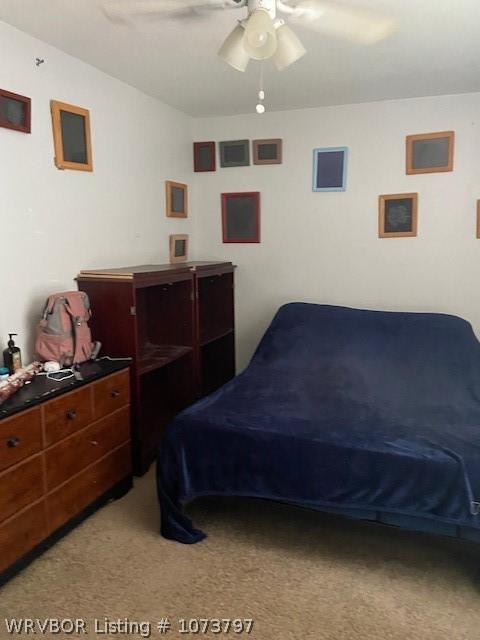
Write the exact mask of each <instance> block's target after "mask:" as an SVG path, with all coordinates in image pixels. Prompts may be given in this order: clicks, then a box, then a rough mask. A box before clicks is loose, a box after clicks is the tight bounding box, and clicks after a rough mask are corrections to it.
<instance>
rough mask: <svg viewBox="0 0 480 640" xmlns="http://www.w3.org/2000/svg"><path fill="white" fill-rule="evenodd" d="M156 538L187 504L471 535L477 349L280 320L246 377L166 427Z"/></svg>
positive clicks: (370, 319)
mask: <svg viewBox="0 0 480 640" xmlns="http://www.w3.org/2000/svg"><path fill="white" fill-rule="evenodd" d="M157 479H158V492H159V500H160V506H161V519H162V525H161V531H162V534H163V535H164V536H165V537H167V538H173V539H175V540H178V541H180V542H185V543H192V542H197V541H198V540H201V539H202V538H203V537H204V534H203V533H202V532H201V531H199V530H197V529H195V528H194V527H193V525H192V523H191V522H190V521H189V519H188V518H187V517H186V516H185V515H184V512H183V506H184V504H185V503H187V502H188V501H190V500H192V499H193V498H195V497H197V496H203V495H230V496H252V497H259V498H269V499H273V500H280V501H286V502H291V503H295V504H300V505H308V506H313V507H318V508H321V507H342V508H363V509H373V510H378V511H382V512H388V513H392V514H401V515H404V516H421V517H423V518H429V519H432V520H437V521H439V522H443V523H450V524H453V525H460V526H467V527H474V528H480V516H479V515H477V514H478V511H479V507H480V505H479V504H478V502H479V501H480V344H479V343H478V341H477V339H476V338H475V335H474V333H473V331H472V328H471V326H470V324H469V323H468V322H466V321H464V320H461V319H460V318H457V317H454V316H449V315H443V314H427V313H396V312H380V311H363V310H357V309H347V308H343V307H332V306H326V305H314V304H303V303H292V304H287V305H285V306H283V307H281V308H280V310H279V311H278V313H277V314H276V316H275V318H274V319H273V322H272V324H271V326H270V327H269V329H268V330H267V332H266V333H265V335H264V337H263V339H262V341H261V343H260V345H259V347H258V349H257V351H256V353H255V355H254V357H253V359H252V361H251V363H250V365H249V366H248V368H247V369H246V370H245V371H244V372H243V373H242V374H241V375H239V376H237V377H236V378H235V379H233V380H232V381H231V382H229V383H228V384H226V385H225V386H224V387H222V388H221V389H220V390H218V391H217V392H215V393H213V394H212V395H210V396H208V397H206V398H204V399H203V400H201V401H199V402H197V403H196V404H194V405H193V406H191V407H189V408H188V409H186V410H185V411H183V412H182V413H181V414H179V415H178V416H177V417H176V418H175V420H174V421H173V422H172V423H171V424H170V425H169V428H168V429H167V432H166V434H165V436H164V439H163V441H162V443H161V448H160V451H159V459H158V465H157Z"/></svg>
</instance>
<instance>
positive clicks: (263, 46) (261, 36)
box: [244, 9, 277, 60]
mask: <svg viewBox="0 0 480 640" xmlns="http://www.w3.org/2000/svg"><path fill="white" fill-rule="evenodd" d="M244 47H245V50H246V52H247V53H248V54H249V55H250V57H251V58H253V59H254V60H265V59H266V58H271V57H272V56H273V54H274V53H275V51H276V50H277V34H276V32H275V27H274V25H273V20H272V19H271V18H270V16H269V15H268V12H267V11H265V9H257V10H256V11H254V12H253V13H252V15H251V16H250V18H249V19H248V22H247V26H246V28H245V41H244Z"/></svg>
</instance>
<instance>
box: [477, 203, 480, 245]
mask: <svg viewBox="0 0 480 640" xmlns="http://www.w3.org/2000/svg"><path fill="white" fill-rule="evenodd" d="M477 238H479V239H480V200H477Z"/></svg>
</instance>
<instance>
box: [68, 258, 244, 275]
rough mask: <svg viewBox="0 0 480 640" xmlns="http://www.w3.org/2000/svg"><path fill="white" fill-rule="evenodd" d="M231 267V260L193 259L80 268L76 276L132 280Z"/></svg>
mask: <svg viewBox="0 0 480 640" xmlns="http://www.w3.org/2000/svg"><path fill="white" fill-rule="evenodd" d="M226 267H227V268H233V266H232V263H231V262H226V261H225V262H216V261H210V262H208V261H193V262H182V263H178V264H141V265H133V266H129V267H113V268H111V269H82V271H80V273H79V274H78V276H77V278H79V279H82V278H102V277H103V278H105V277H106V278H117V279H121V280H134V279H136V278H138V277H142V276H147V275H154V274H158V273H166V274H170V273H176V274H178V273H184V274H191V273H193V272H201V271H203V270H210V269H216V268H218V269H222V268H226Z"/></svg>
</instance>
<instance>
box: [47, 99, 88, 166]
mask: <svg viewBox="0 0 480 640" xmlns="http://www.w3.org/2000/svg"><path fill="white" fill-rule="evenodd" d="M50 109H51V112H52V126H53V143H54V147H55V165H56V166H57V168H58V169H73V170H75V171H93V160H92V142H91V136H90V112H89V111H88V109H83V108H82V107H76V106H75V105H72V104H66V103H65V102H58V101H57V100H51V102H50Z"/></svg>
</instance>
